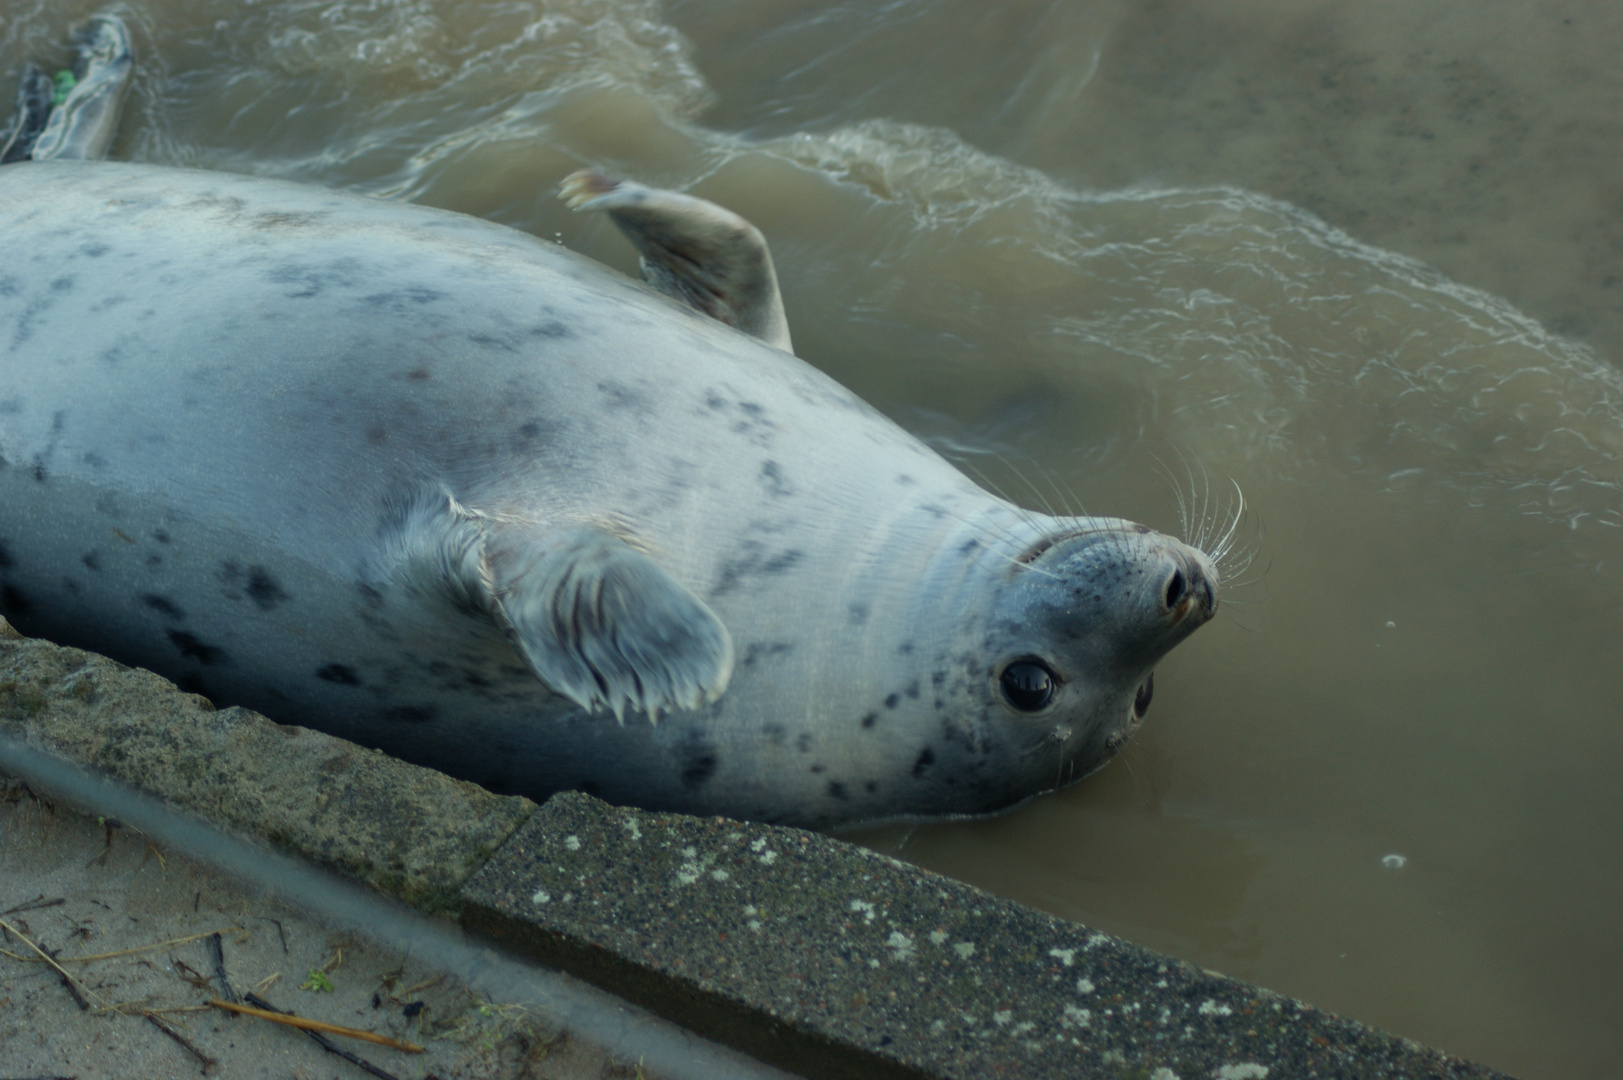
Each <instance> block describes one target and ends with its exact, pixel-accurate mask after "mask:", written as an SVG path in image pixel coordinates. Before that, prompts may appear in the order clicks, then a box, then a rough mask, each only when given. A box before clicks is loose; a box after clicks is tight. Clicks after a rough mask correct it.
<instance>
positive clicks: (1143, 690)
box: [1133, 671, 1155, 720]
mask: <svg viewBox="0 0 1623 1080" xmlns="http://www.w3.org/2000/svg"><path fill="white" fill-rule="evenodd" d="M1153 697H1155V672H1153V671H1152V672H1150V674H1149V677H1148V678H1146V679H1145V680H1144V684H1143V685H1142V686H1140V687H1139V688H1138V693H1137V694H1135V695H1133V719H1134V720H1142V719H1144V714H1145V713H1147V712H1149V711H1150V699H1151V698H1153Z"/></svg>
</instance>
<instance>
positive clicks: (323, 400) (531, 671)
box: [0, 161, 1217, 826]
mask: <svg viewBox="0 0 1623 1080" xmlns="http://www.w3.org/2000/svg"><path fill="white" fill-rule="evenodd" d="M564 193H565V195H566V197H568V198H569V199H570V200H571V201H572V202H573V203H575V204H576V205H578V206H579V207H581V208H583V209H590V210H597V211H603V212H607V213H609V214H610V215H611V216H612V217H613V219H614V220H615V221H616V223H617V224H619V225H620V226H621V228H622V229H623V230H625V231H626V233H627V235H628V236H630V237H631V239H632V240H633V242H634V243H635V244H636V245H637V246H638V248H639V249H640V250H641V252H642V255H643V259H644V266H645V276H646V277H647V278H648V280H649V282H650V283H651V284H652V285H653V286H654V287H652V288H651V287H649V285H647V284H643V283H640V282H636V281H633V280H631V279H629V278H626V277H624V276H623V275H620V274H618V273H616V272H614V271H612V270H610V269H607V268H605V267H603V266H600V265H598V264H596V263H593V262H591V261H590V260H587V259H585V258H583V257H581V256H578V255H576V254H574V253H572V252H570V251H568V250H566V249H564V248H562V247H560V246H558V245H556V244H551V243H546V242H543V241H541V240H538V239H536V238H534V237H531V236H529V235H526V234H523V233H520V232H517V231H515V230H512V229H508V228H505V227H502V226H499V225H495V224H491V223H488V222H485V221H480V220H477V219H474V218H470V217H466V216H463V215H459V214H455V213H449V212H445V211H440V210H433V209H428V208H425V207H420V206H413V205H409V204H402V203H397V202H389V201H383V200H377V199H371V198H366V197H360V196H356V195H350V194H344V193H340V192H336V191H329V190H324V189H320V188H315V187H310V186H302V185H296V184H290V183H285V182H280V181H272V180H265V179H256V178H251V177H245V176H233V175H226V174H221V173H211V172H203V171H191V170H183V169H173V168H164V167H159V166H152V165H138V164H127V163H113V162H102V161H43V162H37V161H36V162H24V163H19V164H15V165H8V166H6V167H4V168H0V235H3V236H4V237H5V238H6V247H7V250H8V251H9V252H11V253H13V254H12V255H11V257H9V258H8V259H7V260H6V261H5V263H4V264H3V265H0V349H3V352H0V609H3V611H4V614H5V615H6V617H7V618H9V619H11V620H12V621H13V622H14V623H15V624H16V625H17V626H18V627H19V628H20V629H21V630H23V631H24V632H25V633H30V634H37V635H41V636H45V637H50V638H53V639H56V640H59V641H63V642H67V643H71V644H75V645H79V646H83V647H86V648H90V649H94V650H97V651H100V652H103V653H106V654H108V655H110V656H113V657H115V658H118V659H120V660H122V661H125V662H127V663H132V664H139V665H142V666H145V667H149V668H151V669H153V670H155V671H158V672H161V673H163V674H165V675H167V676H169V677H170V678H172V679H174V680H175V681H176V682H178V683H179V684H180V685H182V686H183V687H187V688H190V689H193V690H195V691H197V692H199V693H202V694H206V695H208V696H210V697H211V698H213V699H214V700H215V701H217V702H220V703H222V704H224V703H236V704H242V705H246V706H250V707H252V708H254V709H257V710H259V711H261V712H263V713H265V714H267V715H269V716H271V717H273V718H276V719H278V720H282V721H285V722H289V723H298V724H304V725H308V726H313V727H319V728H321V729H323V730H326V731H330V732H333V733H335V734H338V735H341V736H343V737H345V738H348V739H351V740H354V741H356V742H359V743H362V744H365V745H368V746H373V747H379V748H381V749H384V750H386V751H388V752H390V753H392V754H396V755H398V756H400V757H403V758H407V759H410V760H413V761H417V762H421V763H424V764H428V765H432V766H436V767H438V768H441V769H444V770H445V771H448V772H450V773H453V774H455V775H457V776H461V777H464V778H467V779H470V780H474V781H477V782H479V783H481V784H484V785H486V786H487V787H490V788H492V789H495V790H498V791H505V792H521V793H524V794H527V795H530V796H532V797H536V798H541V797H544V796H546V795H547V794H549V793H551V792H554V791H558V790H563V789H581V790H585V791H588V792H592V793H595V794H597V795H599V796H601V797H603V798H606V799H609V800H611V801H615V802H621V803H628V804H636V805H641V806H645V807H650V808H658V809H670V810H679V811H685V812H691V813H703V814H727V815H731V816H735V817H740V818H748V819H755V820H761V821H770V822H783V823H792V824H799V825H807V826H839V825H847V824H853V823H859V822H875V821H881V820H894V819H920V818H931V817H939V816H952V815H969V814H981V813H988V812H992V811H997V810H1001V809H1003V808H1006V807H1009V806H1012V805H1015V804H1018V803H1020V802H1022V801H1024V800H1026V799H1028V798H1030V797H1031V796H1033V795H1035V794H1037V793H1039V792H1043V791H1046V790H1050V789H1053V788H1055V787H1058V786H1060V785H1063V784H1065V783H1068V782H1070V781H1073V780H1075V779H1078V778H1080V777H1082V776H1085V775H1087V774H1088V773H1090V772H1092V771H1094V770H1095V769H1097V768H1098V767H1100V766H1101V765H1102V764H1103V763H1105V762H1106V761H1107V760H1108V759H1109V758H1110V757H1111V755H1112V754H1113V753H1114V752H1115V751H1116V750H1117V748H1118V747H1119V746H1120V745H1121V743H1122V742H1123V740H1124V739H1126V738H1127V736H1128V735H1129V734H1130V733H1131V731H1132V730H1133V729H1134V728H1135V727H1136V726H1137V724H1138V723H1139V722H1140V720H1141V719H1142V717H1143V714H1144V709H1145V707H1146V706H1147V705H1148V703H1149V697H1150V690H1151V671H1152V669H1153V668H1154V666H1155V664H1156V662H1157V661H1158V660H1160V658H1161V657H1162V656H1163V655H1165V653H1166V652H1167V651H1168V650H1169V649H1171V648H1172V647H1173V646H1174V645H1175V644H1177V643H1178V642H1179V641H1181V640H1182V639H1183V638H1184V637H1186V636H1187V635H1188V634H1189V633H1191V632H1192V631H1193V630H1195V629H1196V628H1197V627H1198V626H1200V625H1202V624H1203V623H1204V622H1206V621H1207V620H1208V619H1209V618H1210V617H1211V615H1212V613H1213V611H1214V608H1215V605H1216V585H1217V574H1216V570H1215V568H1214V566H1213V564H1212V562H1211V560H1210V559H1209V558H1208V557H1207V556H1206V555H1205V554H1203V553H1201V552H1200V551H1198V550H1195V549H1194V548H1192V547H1189V546H1187V545H1185V544H1183V543H1181V542H1179V541H1178V540H1176V539H1173V538H1171V537H1168V536H1165V535H1162V534H1159V533H1155V532H1152V531H1151V530H1149V529H1147V528H1145V527H1143V526H1141V525H1136V524H1133V523H1131V522H1128V521H1124V520H1120V519H1115V518H1093V517H1086V518H1055V517H1048V516H1045V515H1041V514H1036V513H1032V512H1030V511H1027V510H1023V509H1020V508H1017V507H1015V506H1013V505H1011V504H1010V503H1008V502H1006V501H1004V500H1003V499H1001V498H998V497H995V496H993V495H991V494H989V493H988V492H986V491H985V490H983V489H982V488H980V487H979V486H977V485H976V484H975V483H973V482H971V481H970V480H969V479H968V478H966V477H965V476H964V475H963V474H962V473H960V472H959V471H958V470H957V469H956V468H954V467H953V466H952V465H951V464H949V463H948V462H947V461H945V460H943V459H942V458H941V457H940V456H939V455H937V454H936V453H935V452H934V451H932V450H931V449H930V448H929V447H927V446H926V445H925V444H923V443H922V442H920V441H919V440H918V439H916V438H914V437H913V436H911V435H909V434H908V433H907V432H905V431H903V430H902V429H901V428H899V427H898V426H897V425H895V424H894V423H892V422H891V421H889V420H888V419H886V418H885V417H884V416H882V415H880V414H879V413H877V412H876V411H875V410H874V409H872V408H871V407H869V406H868V405H866V404H865V403H863V402H862V401H861V400H859V399H858V398H857V397H855V396H854V395H852V394H851V393H850V392H848V391H847V390H845V389H844V388H842V387H841V386H839V385H838V384H837V383H835V382H834V381H832V380H831V379H829V378H827V377H826V376H824V375H822V374H821V373H819V372H818V371H816V370H814V369H813V368H812V367H810V366H809V365H807V364H806V363H804V362H803V361H801V360H799V359H797V358H796V357H795V356H794V355H793V354H792V353H791V352H789V351H788V346H789V344H790V342H789V335H788V326H787V323H786V322H785V321H784V319H783V316H782V305H781V302H780V301H779V298H778V291H777V286H776V281H775V278H774V277H773V275H772V266H771V259H770V256H769V254H768V253H767V248H766V245H765V242H764V240H762V239H761V237H760V234H759V233H758V232H757V231H756V230H755V229H754V228H753V227H752V226H750V225H749V223H748V222H745V221H743V219H741V218H739V217H737V216H736V215H733V214H731V213H729V212H728V211H725V210H723V209H721V208H719V207H715V206H713V205H711V204H709V203H705V202H703V201H701V200H698V199H694V198H692V197H689V196H686V195H681V194H677V193H672V192H662V191H656V190H653V189H649V188H644V187H640V186H638V185H635V184H631V183H620V182H615V181H612V180H608V179H605V178H603V177H599V176H595V175H592V174H583V175H579V176H576V177H574V178H571V180H570V181H568V182H567V183H566V185H565V192H564Z"/></svg>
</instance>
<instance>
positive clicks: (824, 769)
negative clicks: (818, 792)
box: [811, 762, 828, 773]
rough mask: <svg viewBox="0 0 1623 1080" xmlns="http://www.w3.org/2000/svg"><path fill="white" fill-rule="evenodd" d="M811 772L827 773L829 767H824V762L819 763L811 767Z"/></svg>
mask: <svg viewBox="0 0 1623 1080" xmlns="http://www.w3.org/2000/svg"><path fill="white" fill-rule="evenodd" d="M811 771H812V772H814V773H820V772H827V771H828V766H827V765H824V764H823V763H822V762H818V763H817V764H816V765H813V766H812V767H811Z"/></svg>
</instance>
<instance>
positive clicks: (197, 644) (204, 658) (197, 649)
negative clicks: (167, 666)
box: [169, 630, 230, 665]
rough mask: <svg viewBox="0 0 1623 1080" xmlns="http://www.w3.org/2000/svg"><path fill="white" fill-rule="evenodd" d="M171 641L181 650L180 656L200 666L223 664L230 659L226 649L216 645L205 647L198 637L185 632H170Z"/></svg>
mask: <svg viewBox="0 0 1623 1080" xmlns="http://www.w3.org/2000/svg"><path fill="white" fill-rule="evenodd" d="M169 640H170V641H171V642H173V643H174V646H175V648H177V649H179V650H180V655H182V656H184V657H185V658H186V659H188V660H196V661H197V662H198V663H199V664H203V665H212V664H223V663H226V662H227V661H228V660H229V659H230V657H228V656H227V655H226V652H225V650H224V649H222V648H219V647H218V646H216V645H205V644H204V643H203V642H201V641H199V640H198V639H197V636H196V635H194V634H188V633H186V631H184V630H171V631H169Z"/></svg>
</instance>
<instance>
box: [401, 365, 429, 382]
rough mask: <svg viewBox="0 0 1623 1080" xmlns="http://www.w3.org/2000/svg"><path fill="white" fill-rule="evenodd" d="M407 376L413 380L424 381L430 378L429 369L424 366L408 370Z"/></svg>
mask: <svg viewBox="0 0 1623 1080" xmlns="http://www.w3.org/2000/svg"><path fill="white" fill-rule="evenodd" d="M406 378H407V379H409V380H411V381H412V382H423V381H424V380H426V379H428V378H429V374H428V369H427V368H422V367H420V368H412V369H411V370H410V371H408V372H406Z"/></svg>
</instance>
